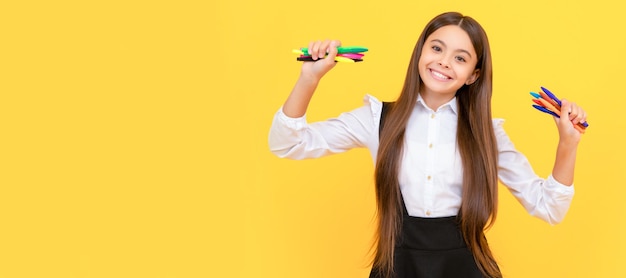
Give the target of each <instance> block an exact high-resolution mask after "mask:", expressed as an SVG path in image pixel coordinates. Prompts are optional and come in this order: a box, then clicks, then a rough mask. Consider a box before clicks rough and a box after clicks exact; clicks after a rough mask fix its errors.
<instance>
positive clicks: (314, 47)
mask: <svg viewBox="0 0 626 278" xmlns="http://www.w3.org/2000/svg"><path fill="white" fill-rule="evenodd" d="M320 43H321V42H320V41H312V42H310V43H309V49H308V50H309V51H308V52H309V55H311V59H313V60H317V58H318V56H317V51H318V50H319V45H320Z"/></svg>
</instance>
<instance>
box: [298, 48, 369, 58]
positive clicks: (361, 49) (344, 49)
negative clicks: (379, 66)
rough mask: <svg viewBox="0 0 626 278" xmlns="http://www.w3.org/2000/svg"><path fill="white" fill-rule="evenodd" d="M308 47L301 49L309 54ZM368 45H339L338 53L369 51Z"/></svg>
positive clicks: (305, 53) (306, 54) (304, 53)
mask: <svg viewBox="0 0 626 278" xmlns="http://www.w3.org/2000/svg"><path fill="white" fill-rule="evenodd" d="M308 49H309V48H308V47H303V48H300V50H302V55H305V56H308V55H309V51H308ZM367 50H368V49H367V47H363V46H340V47H337V54H344V53H360V52H367Z"/></svg>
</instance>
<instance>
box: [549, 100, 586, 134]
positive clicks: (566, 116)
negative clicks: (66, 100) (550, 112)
mask: <svg viewBox="0 0 626 278" xmlns="http://www.w3.org/2000/svg"><path fill="white" fill-rule="evenodd" d="M554 121H555V122H556V125H557V128H558V129H559V139H560V140H561V142H563V143H573V144H578V142H579V141H580V138H581V136H582V133H580V132H579V131H578V130H576V128H574V125H577V124H578V123H584V122H586V121H587V112H585V110H583V109H582V108H581V107H580V106H578V105H576V103H574V102H570V101H568V100H566V99H562V100H561V117H560V118H557V117H554Z"/></svg>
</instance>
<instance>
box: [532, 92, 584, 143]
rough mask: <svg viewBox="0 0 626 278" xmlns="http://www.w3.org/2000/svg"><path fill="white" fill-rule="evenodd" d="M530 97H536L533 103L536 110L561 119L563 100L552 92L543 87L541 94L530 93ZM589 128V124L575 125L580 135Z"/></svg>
mask: <svg viewBox="0 0 626 278" xmlns="http://www.w3.org/2000/svg"><path fill="white" fill-rule="evenodd" d="M530 95H532V96H533V97H534V98H533V102H534V103H535V104H533V107H534V108H535V109H537V110H539V111H541V112H544V113H546V114H550V115H552V116H555V117H557V118H560V117H561V100H560V99H559V98H557V97H556V96H555V95H554V94H553V93H552V92H550V90H548V89H546V88H544V87H541V91H539V93H535V92H530ZM587 127H589V124H588V123H587V122H583V123H578V124H575V125H574V128H575V129H576V130H578V131H579V132H580V133H585V129H587Z"/></svg>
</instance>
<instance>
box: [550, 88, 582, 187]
mask: <svg viewBox="0 0 626 278" xmlns="http://www.w3.org/2000/svg"><path fill="white" fill-rule="evenodd" d="M561 111H562V113H561V115H562V116H561V118H556V117H554V120H555V122H556V125H557V128H558V130H559V144H558V147H557V149H556V159H555V161H554V168H553V169H552V176H553V177H554V179H555V180H557V181H558V182H560V183H562V184H565V185H572V184H573V183H574V166H575V164H576V150H577V149H578V143H579V142H580V138H581V136H582V134H581V133H580V132H578V131H577V130H576V129H575V128H574V125H575V124H578V123H581V122H585V121H586V120H587V113H586V112H585V111H584V110H583V109H582V108H581V107H579V106H578V105H576V104H575V103H573V102H569V101H567V100H565V99H563V100H562V101H561ZM566 112H569V114H565V113H566ZM565 115H569V117H566V116H565Z"/></svg>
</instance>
